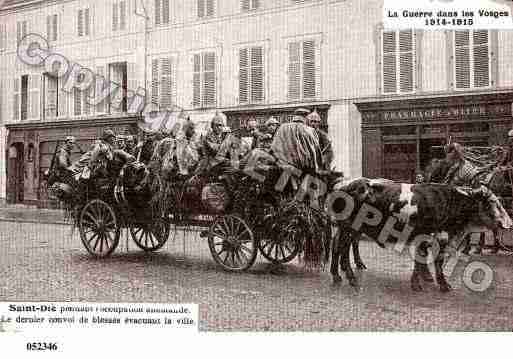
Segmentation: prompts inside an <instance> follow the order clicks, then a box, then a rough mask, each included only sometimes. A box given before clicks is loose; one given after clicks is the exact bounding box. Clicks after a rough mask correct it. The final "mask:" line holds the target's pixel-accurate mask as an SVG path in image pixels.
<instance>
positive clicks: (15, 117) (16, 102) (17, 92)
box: [12, 77, 21, 121]
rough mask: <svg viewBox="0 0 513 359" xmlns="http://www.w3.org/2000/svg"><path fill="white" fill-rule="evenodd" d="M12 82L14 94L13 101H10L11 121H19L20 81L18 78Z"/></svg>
mask: <svg viewBox="0 0 513 359" xmlns="http://www.w3.org/2000/svg"><path fill="white" fill-rule="evenodd" d="M13 82H14V84H13V85H14V87H13V90H14V94H13V101H12V104H13V109H12V113H13V120H14V121H19V120H20V102H21V79H20V78H19V77H18V78H15V79H14V81H13Z"/></svg>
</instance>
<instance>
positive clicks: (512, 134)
mask: <svg viewBox="0 0 513 359" xmlns="http://www.w3.org/2000/svg"><path fill="white" fill-rule="evenodd" d="M498 165H499V166H511V165H513V130H510V131H509V132H508V144H507V146H505V151H504V153H503V154H502V156H500V158H499V161H498Z"/></svg>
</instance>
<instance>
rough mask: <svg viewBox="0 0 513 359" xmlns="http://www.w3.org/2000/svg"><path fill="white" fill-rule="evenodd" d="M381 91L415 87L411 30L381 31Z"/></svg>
mask: <svg viewBox="0 0 513 359" xmlns="http://www.w3.org/2000/svg"><path fill="white" fill-rule="evenodd" d="M382 38H383V44H382V50H383V61H382V64H383V66H382V71H383V93H385V94H389V93H390V94H391V93H410V92H413V91H414V89H415V73H414V71H415V70H414V69H415V40H414V34H413V31H412V30H401V31H383V37H382Z"/></svg>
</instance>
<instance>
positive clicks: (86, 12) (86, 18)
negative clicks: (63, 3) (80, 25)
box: [84, 8, 91, 36]
mask: <svg viewBox="0 0 513 359" xmlns="http://www.w3.org/2000/svg"><path fill="white" fill-rule="evenodd" d="M90 30H91V17H90V15H89V9H88V8H87V9H85V10H84V34H85V35H86V36H89V34H90Z"/></svg>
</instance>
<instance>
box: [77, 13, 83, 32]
mask: <svg viewBox="0 0 513 359" xmlns="http://www.w3.org/2000/svg"><path fill="white" fill-rule="evenodd" d="M77 34H78V36H84V10H82V9H80V10H78V14H77Z"/></svg>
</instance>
